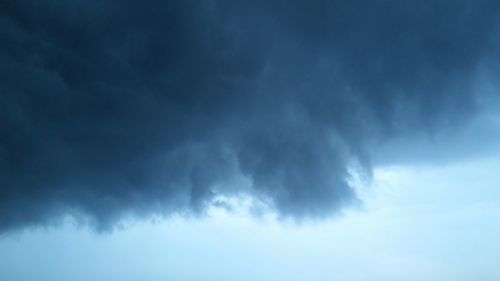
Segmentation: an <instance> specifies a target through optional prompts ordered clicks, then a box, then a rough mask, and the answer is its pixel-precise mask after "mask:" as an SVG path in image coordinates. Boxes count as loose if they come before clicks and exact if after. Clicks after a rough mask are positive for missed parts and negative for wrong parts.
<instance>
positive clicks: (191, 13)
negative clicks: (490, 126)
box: [0, 0, 500, 231]
mask: <svg viewBox="0 0 500 281" xmlns="http://www.w3.org/2000/svg"><path fill="white" fill-rule="evenodd" d="M499 16H500V2H498V1H488V0H478V1H465V0H464V1H457V0H454V1H451V0H441V1H409V0H408V1H406V0H402V1H357V0H354V1H323V0H318V1H312V2H311V1H279V0H277V1H229V0H227V1H225V0H203V1H155V0H146V1H132V0H125V1H111V0H110V1H93V0H84V1H82V0H71V1H27V0H18V1H0V33H1V34H0V36H1V38H2V44H0V231H4V230H7V229H13V228H17V227H22V226H26V225H39V224H43V223H46V222H48V221H50V220H51V219H53V218H57V217H60V216H61V215H63V214H65V213H68V212H71V211H75V210H76V211H78V212H81V213H84V214H85V215H86V216H87V217H89V218H91V219H92V220H94V221H95V222H96V224H97V225H98V227H103V228H106V227H109V226H111V225H113V223H114V222H115V221H116V220H117V219H119V218H121V217H122V216H124V215H126V214H135V215H150V214H159V213H160V214H171V213H176V212H186V211H187V212H202V211H203V210H204V209H205V208H206V207H207V206H209V205H210V204H212V202H213V201H214V199H215V198H217V197H218V196H232V195H235V194H239V193H245V194H248V195H251V196H255V197H256V198H259V199H261V200H262V201H264V202H266V203H267V204H269V205H270V206H271V207H272V208H274V209H275V210H276V211H277V212H278V213H279V214H280V215H281V216H283V217H293V218H303V217H315V216H325V215H328V214H331V213H333V212H335V211H337V210H339V209H340V208H341V207H343V206H344V205H346V204H349V203H352V202H354V201H356V195H355V192H354V190H353V187H352V186H351V185H350V184H349V164H350V163H352V162H353V161H354V162H357V163H360V164H361V166H362V167H364V168H365V169H367V170H369V169H370V157H369V156H368V155H369V152H370V150H373V149H376V147H373V145H374V144H376V143H380V142H385V141H387V140H390V139H392V138H397V137H401V136H404V137H411V136H412V135H413V134H415V133H421V132H423V131H425V132H430V133H432V132H434V131H439V130H443V129H449V128H454V127H456V126H457V125H460V124H462V123H464V122H466V121H467V120H468V119H469V118H471V117H472V116H474V115H475V114H477V112H478V110H479V107H478V101H479V100H480V99H481V98H482V95H481V93H479V92H478V91H477V87H476V86H477V81H478V76H479V75H482V74H481V73H483V74H484V73H492V72H496V71H497V69H498V64H495V63H492V61H494V59H495V58H497V59H498V54H499V53H498V47H500V46H499V45H500V42H499V40H498V36H495V34H498V33H497V32H498V31H500V29H499V28H500V22H499V20H498V19H499V18H500V17H499ZM235 178H245V179H246V180H248V182H249V183H250V184H249V185H248V186H244V185H239V184H234V182H233V181H232V180H233V179H235Z"/></svg>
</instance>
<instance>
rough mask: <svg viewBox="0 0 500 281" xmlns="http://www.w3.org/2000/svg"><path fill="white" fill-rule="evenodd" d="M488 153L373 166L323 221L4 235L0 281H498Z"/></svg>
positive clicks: (233, 221) (224, 216) (493, 172)
mask: <svg viewBox="0 0 500 281" xmlns="http://www.w3.org/2000/svg"><path fill="white" fill-rule="evenodd" d="M499 155H500V154H492V155H489V156H484V157H480V158H476V159H474V160H470V161H467V162H456V163H453V164H447V165H444V166H443V165H441V166H437V165H434V166H433V165H427V166H391V167H385V168H379V169H376V170H375V178H374V181H373V184H372V186H371V187H368V188H367V187H364V188H362V189H361V190H360V193H361V197H362V199H363V200H364V204H363V205H362V206H360V207H358V208H351V209H350V210H347V211H346V212H345V213H344V214H342V215H339V216H337V217H336V218H333V219H330V220H327V221H322V222H305V223H301V224H295V223H291V222H277V221H276V220H275V219H273V218H272V217H271V216H266V217H261V218H255V217H251V216H249V215H248V214H245V212H244V211H242V210H240V211H238V212H237V213H232V214H228V213H227V212H225V211H223V210H221V209H212V210H211V211H210V214H209V215H208V217H206V218H202V219H194V218H193V219H186V218H177V219H176V218H173V219H170V220H159V221H156V222H154V223H152V222H132V223H129V224H128V226H126V227H124V228H123V229H121V230H116V231H114V232H112V233H105V234H97V233H94V232H92V231H91V230H89V229H88V228H86V227H75V226H74V225H72V224H71V223H66V225H65V226H64V227H56V228H49V229H36V230H25V231H23V232H22V233H14V234H9V235H4V236H3V237H2V238H0V280H16V281H24V280H26V281H28V280H48V281H50V280H53V281H59V280H75V281H80V280H81V281H87V280H89V281H90V280H131V281H132V280H147V281H155V280H158V281H159V280H228V281H229V280H270V281H274V280H290V281H294V280H297V281H298V280H325V281H331V280H344V281H350V280H352V281H354V280H384V281H387V280H389V281H390V280H394V281H396V280H409V281H412V280H415V281H423V280H441V281H446V280H450V281H451V280H453V281H456V280H459V281H460V280H464V281H465V280H482V281H490V280H491V281H494V280H499V279H500V268H498V260H500V252H499V251H498V250H497V249H499V248H500V238H499V236H498V233H500V223H499V222H498V217H500V192H499V191H498V186H500V174H498V167H500V160H499V159H500V158H499V157H498V156H499Z"/></svg>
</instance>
